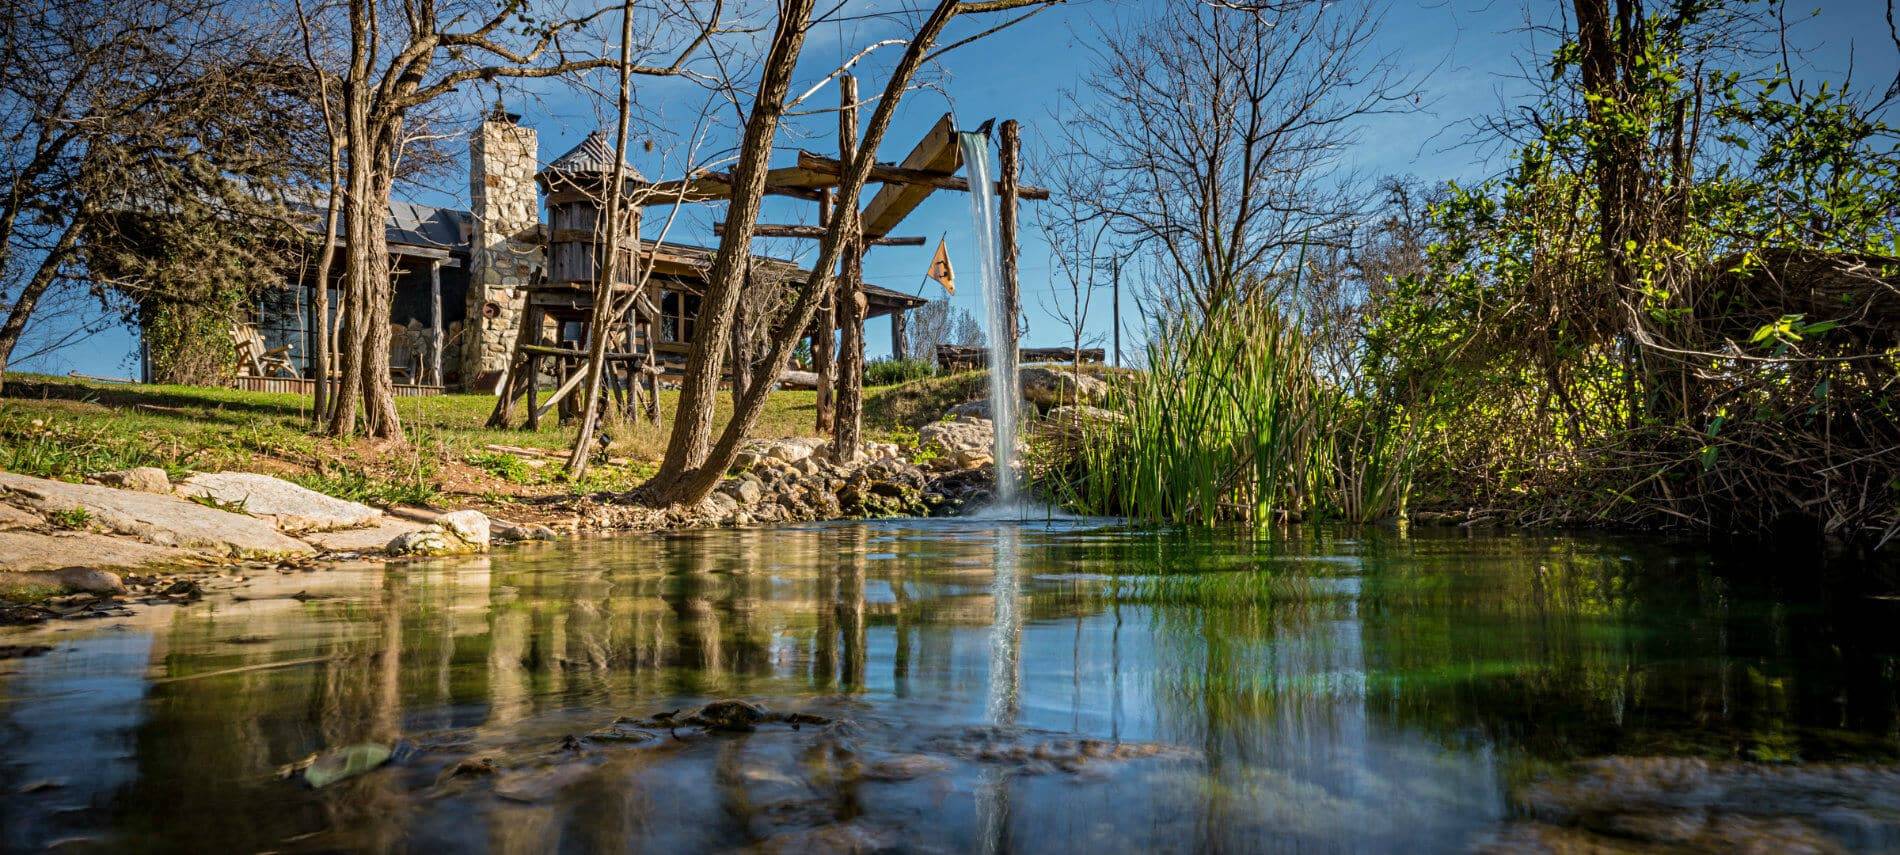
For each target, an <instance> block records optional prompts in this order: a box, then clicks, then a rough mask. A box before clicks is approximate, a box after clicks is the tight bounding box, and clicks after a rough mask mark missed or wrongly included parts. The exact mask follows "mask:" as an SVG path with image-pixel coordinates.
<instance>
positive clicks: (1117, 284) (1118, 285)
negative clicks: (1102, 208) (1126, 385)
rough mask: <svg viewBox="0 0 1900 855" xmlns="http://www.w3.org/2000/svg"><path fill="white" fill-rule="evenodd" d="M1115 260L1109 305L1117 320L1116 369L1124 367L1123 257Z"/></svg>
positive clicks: (1113, 262)
mask: <svg viewBox="0 0 1900 855" xmlns="http://www.w3.org/2000/svg"><path fill="white" fill-rule="evenodd" d="M1113 259H1114V260H1113V261H1112V262H1111V266H1110V268H1109V269H1110V270H1112V271H1113V273H1112V275H1113V277H1114V290H1113V291H1111V292H1110V293H1112V294H1113V295H1114V297H1113V299H1112V300H1111V302H1110V304H1109V314H1111V315H1113V316H1114V318H1115V367H1116V368H1120V367H1122V257H1121V256H1120V255H1116V256H1114V257H1113Z"/></svg>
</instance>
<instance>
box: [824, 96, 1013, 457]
mask: <svg viewBox="0 0 1900 855" xmlns="http://www.w3.org/2000/svg"><path fill="white" fill-rule="evenodd" d="M838 101H839V108H838V159H839V160H844V161H850V160H854V159H855V158H856V156H857V140H858V79H857V78H856V77H853V76H851V75H849V74H846V75H843V76H841V77H839V78H838ZM972 192H981V188H977V189H974V190H973V191H972ZM838 216H842V217H845V218H846V220H845V226H844V251H843V252H842V253H840V255H841V256H842V261H840V262H839V265H838V267H839V274H840V276H841V278H840V279H839V283H838V288H837V289H835V290H836V293H835V295H834V296H833V298H832V301H831V302H832V305H834V306H836V307H838V330H839V335H838V398H837V400H838V409H837V413H836V416H835V418H836V420H835V421H834V422H833V425H832V431H833V432H832V436H831V456H832V459H833V460H838V461H847V460H856V459H857V456H858V438H859V434H860V433H861V432H862V430H863V413H864V234H863V230H862V225H861V223H860V219H861V218H860V217H859V216H858V212H857V209H856V206H852V207H851V208H848V209H841V210H840V211H839V212H838Z"/></svg>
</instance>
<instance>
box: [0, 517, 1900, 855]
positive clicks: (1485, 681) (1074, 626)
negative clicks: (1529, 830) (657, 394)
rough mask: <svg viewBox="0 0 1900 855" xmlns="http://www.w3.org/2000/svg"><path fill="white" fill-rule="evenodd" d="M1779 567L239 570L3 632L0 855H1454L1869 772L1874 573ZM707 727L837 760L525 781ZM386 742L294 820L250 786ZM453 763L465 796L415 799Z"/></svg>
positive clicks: (971, 535) (1540, 543)
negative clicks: (489, 771)
mask: <svg viewBox="0 0 1900 855" xmlns="http://www.w3.org/2000/svg"><path fill="white" fill-rule="evenodd" d="M1785 566H1786V565H1784V564H1782V563H1781V562H1779V561H1778V560H1777V559H1776V558H1774V557H1773V556H1771V555H1766V554H1751V555H1741V556H1736V555H1723V554H1715V553H1712V552H1710V551H1709V550H1707V549H1705V548H1702V547H1694V546H1687V545H1683V544H1673V543H1662V542H1653V541H1633V540H1616V539H1602V538H1594V539H1575V538H1541V537H1523V536H1490V537H1484V536H1456V537H1448V536H1443V535H1437V536H1420V537H1404V536H1400V535H1397V534H1394V533H1389V532H1387V533H1372V534H1364V535H1349V534H1346V533H1333V532H1322V533H1306V534H1301V535H1299V536H1296V537H1293V538H1291V539H1282V540H1277V541H1265V540H1258V539H1255V538H1253V537H1251V536H1248V535H1241V534H1213V535H1194V536H1177V535H1164V534H1153V533H1137V532H1128V531H1124V530H1120V529H1116V528H1113V527H1103V526H1099V525H1093V524H1089V523H1086V522H1064V523H1056V524H1052V525H1050V526H1037V525H1027V526H1018V525H1013V524H1012V525H1002V526H999V525H997V524H996V523H994V522H984V523H976V522H963V523H957V522H947V523H937V522H932V523H927V524H919V523H891V524H869V525H834V526H813V527H807V528H793V529H775V530H760V531H722V532H704V533H687V534H675V535H651V536H643V537H637V538H636V537H629V538H623V539H613V540H594V541H583V542H577V543H571V544H556V545H547V546H541V547H533V548H526V549H522V550H519V551H510V552H503V553H498V554H496V555H494V556H491V557H488V558H481V559H471V560H460V561H442V562H423V563H417V564H409V565H398V566H396V567H393V568H392V569H391V570H390V571H389V572H387V573H382V572H379V571H375V570H367V569H341V570H334V571H328V572H321V573H314V574H302V573H298V574H289V575H284V576H277V575H274V574H267V575H266V576H265V577H261V578H259V579H257V580H256V582H255V584H253V585H251V586H250V587H249V588H248V589H246V590H245V591H244V595H245V597H246V599H245V600H243V601H239V600H235V599H232V598H230V597H211V598H207V599H206V600H204V601H202V602H200V603H196V604H193V605H190V606H185V607H181V608H176V609H161V610H152V611H149V612H145V613H143V614H141V615H140V616H139V617H137V618H135V619H132V620H131V621H129V622H127V623H125V624H124V625H122V626H117V627H107V626H101V625H83V626H74V625H66V626H60V627H53V628H48V629H44V630H39V631H36V632H34V633H24V634H21V637H22V638H37V637H45V638H48V639H51V640H52V641H53V643H56V644H58V645H59V649H58V650H57V651H56V652H54V653H52V654H48V655H45V656H40V657H36V658H32V659H22V660H15V661H10V662H5V663H0V848H5V849H9V850H11V849H30V848H38V847H42V846H44V845H46V844H47V843H49V842H52V841H56V840H61V839H66V838H73V837H83V838H88V839H91V840H93V841H94V842H95V843H96V844H97V845H98V846H100V847H102V848H153V847H158V848H181V849H185V848H188V849H198V850H205V851H239V850H245V851H256V850H263V849H280V850H281V849H289V850H297V849H371V850H387V849H397V848H456V849H487V850H492V851H503V852H508V851H545V850H548V849H552V848H560V847H572V848H582V849H621V850H628V849H663V848H664V849H672V850H678V851H696V850H702V849H724V848H735V847H737V848H748V847H777V846H792V845H794V844H796V845H798V846H803V847H805V848H810V849H826V848H839V847H841V846H843V845H846V844H847V843H849V842H850V841H857V842H859V843H865V842H867V841H868V842H871V843H875V842H879V841H882V842H885V843H891V842H894V841H902V842H904V843H907V844H910V843H914V844H917V845H926V846H934V847H938V848H944V849H950V850H956V851H969V850H976V849H982V850H986V851H1044V850H1075V849H1085V848H1094V849H1101V850H1126V849H1134V848H1151V849H1153V848H1158V849H1181V848H1199V849H1207V850H1225V849H1263V848H1264V849H1274V848H1302V849H1320V850H1334V849H1337V850H1380V849H1388V850H1399V851H1411V850H1418V849H1435V848H1446V849H1460V848H1464V847H1467V846H1469V845H1471V843H1472V842H1473V841H1474V840H1477V839H1481V838H1482V836H1483V835H1484V834H1486V833H1487V832H1488V831H1489V830H1491V829H1495V828H1496V827H1497V826H1498V824H1499V822H1500V821H1503V820H1505V819H1507V818H1508V816H1509V814H1510V813H1511V812H1512V809H1513V808H1514V807H1518V806H1520V805H1519V803H1518V802H1517V801H1516V799H1518V798H1519V794H1520V792H1521V790H1522V786H1523V784H1524V783H1525V782H1526V781H1529V780H1531V779H1533V778H1535V777H1537V776H1540V775H1546V774H1549V773H1551V772H1553V771H1554V770H1561V769H1562V768H1563V764H1565V763H1567V762H1568V761H1571V760H1574V759H1578V758H1587V757H1598V756H1604V755H1621V754H1634V755H1689V756H1698V757H1712V758H1732V759H1736V760H1744V761H1762V762H1777V763H1782V762H1813V761H1827V760H1868V761H1875V762H1892V761H1893V760H1895V755H1896V754H1900V745H1896V736H1895V733H1896V710H1897V709H1900V694H1896V684H1897V683H1900V677H1897V676H1896V675H1897V674H1900V668H1897V667H1896V661H1900V660H1897V651H1896V645H1897V644H1900V641H1897V639H1896V635H1895V634H1894V633H1892V632H1891V627H1892V626H1893V625H1894V623H1895V619H1896V618H1900V614H1896V611H1897V606H1896V604H1895V603H1894V602H1893V601H1891V600H1886V599H1878V598H1873V597H1868V596H1864V595H1863V594H1864V593H1865V592H1864V591H1860V590H1858V589H1856V588H1854V587H1853V586H1852V585H1851V580H1853V579H1862V580H1867V579H1872V580H1875V583H1878V580H1879V579H1880V578H1882V577H1880V576H1878V575H1877V574H1878V568H1871V567H1867V566H1864V565H1848V566H1836V567H1834V568H1831V569H1829V570H1827V571H1826V572H1825V573H1823V572H1822V571H1818V570H1817V571H1815V572H1812V573H1804V574H1788V573H1785V572H1779V571H1781V570H1783V569H1784V568H1785ZM1823 576H1825V577H1826V578H1827V579H1828V582H1827V584H1825V585H1824V584H1822V583H1821V581H1820V580H1821V579H1822V578H1823ZM1842 579H1846V580H1849V582H1847V583H1844V582H1842V581H1841V580H1842ZM292 594H301V595H302V596H301V597H298V598H292V597H291V596H290V595H292ZM724 697H743V698H750V699H753V700H756V701H759V702H762V703H764V704H766V705H768V706H770V707H772V708H774V709H805V710H810V711H812V712H816V713H820V714H823V715H826V716H829V717H834V718H839V719H848V720H849V721H850V722H851V723H852V726H851V727H849V728H817V727H807V728H805V729H803V730H799V731H792V730H790V729H788V728H784V727H777V728H765V729H761V730H760V731H758V732H756V733H752V734H735V735H713V736H707V737H701V736H697V735H693V734H687V733H685V732H682V736H683V737H684V738H681V739H677V740H676V739H673V738H671V737H670V736H665V735H664V734H662V737H663V738H661V739H657V740H654V741H651V742H647V743H640V744H617V743H616V744H609V743H605V742H598V741H588V740H581V743H580V749H579V750H565V749H562V748H561V747H560V746H561V745H562V742H563V740H564V738H565V737H568V736H570V735H585V734H588V733H590V732H594V731H596V730H598V729H600V728H602V727H604V726H607V725H609V724H611V723H612V722H613V721H614V719H615V718H616V717H619V716H635V717H645V716H649V715H652V714H654V713H656V712H661V711H666V710H673V709H678V708H681V707H689V706H692V705H695V704H698V703H702V702H705V701H707V700H710V699H716V698H724ZM972 734H976V735H975V736H973V735H972ZM1077 737H1087V738H1095V739H1101V740H1107V741H1111V742H1116V743H1120V744H1122V745H1125V746H1156V750H1155V752H1154V754H1155V756H1154V757H1152V758H1149V759H1142V758H1143V757H1146V756H1147V755H1146V754H1140V755H1139V756H1133V755H1131V757H1130V758H1129V759H1122V760H1113V761H1102V762H1091V763H1079V764H1078V763H1068V762H1067V761H1065V760H1063V758H1062V757H1061V756H1060V750H1062V749H1060V746H1061V745H1062V744H1063V742H1062V741H1063V740H1065V739H1071V738H1077ZM397 739H402V740H407V741H409V742H410V743H412V744H414V745H416V746H417V747H418V748H419V749H420V750H419V751H418V752H417V754H416V755H415V756H414V757H413V758H408V759H405V761H404V762H402V763H399V764H397V765H395V766H393V767H391V768H388V769H384V770H380V771H378V772H375V773H372V774H369V775H365V776H362V777H361V778H357V779H353V780H350V781H346V782H344V783H342V784H338V785H336V786H334V787H330V788H326V789H324V790H318V791H309V790H304V789H300V788H298V787H296V786H294V785H292V784H289V783H286V782H280V781H277V780H275V779H274V777H273V775H272V772H273V770H274V769H275V768H276V767H277V766H278V765H280V764H283V763H287V762H290V761H292V760H296V759H298V758H300V757H304V756H306V755H309V754H311V753H313V752H317V751H322V750H326V749H329V748H335V747H340V746H344V745H349V744H353V743H357V742H364V741H374V742H390V741H394V740H397ZM983 739H987V740H990V741H991V742H994V743H996V744H1004V745H1018V746H1023V747H1024V749H1025V750H1029V749H1036V748H1037V747H1038V746H1042V747H1044V748H1045V749H1046V748H1047V746H1051V745H1054V746H1058V747H1057V748H1056V749H1052V750H1054V751H1055V753H1056V756H1054V759H1053V760H1046V759H1045V760H1034V761H1033V762H1017V761H1012V760H1008V759H1007V758H1005V759H997V758H995V757H988V756H984V755H982V752H981V751H979V750H978V749H977V748H976V747H974V746H975V742H973V740H976V741H981V740H983ZM1161 749H1165V751H1162V750H1161ZM1137 754H1139V752H1137ZM463 757H489V758H494V759H495V760H497V761H498V765H499V769H498V771H497V772H496V773H495V774H493V775H492V776H488V777H478V778H472V779H467V780H463V779H454V780H447V781H446V782H443V783H438V781H437V777H438V776H439V775H442V774H443V773H444V771H445V770H446V769H447V768H448V767H449V766H451V765H452V764H453V762H454V761H455V760H457V759H459V758H463ZM892 769H896V770H899V771H897V772H892V771H890V770H892ZM905 770H908V771H905ZM46 781H56V782H57V783H58V786H50V785H46V784H44V783H43V782H46ZM1883 827H1884V826H1883ZM1895 833H1896V834H1900V831H1895Z"/></svg>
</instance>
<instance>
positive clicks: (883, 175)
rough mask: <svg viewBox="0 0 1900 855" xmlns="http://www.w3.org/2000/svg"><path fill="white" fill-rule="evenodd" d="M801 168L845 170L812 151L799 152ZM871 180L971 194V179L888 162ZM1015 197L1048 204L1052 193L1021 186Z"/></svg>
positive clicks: (875, 167)
mask: <svg viewBox="0 0 1900 855" xmlns="http://www.w3.org/2000/svg"><path fill="white" fill-rule="evenodd" d="M798 166H799V168H800V169H805V170H808V171H811V172H816V173H822V174H825V175H832V176H836V175H838V174H839V173H840V172H841V171H843V169H844V163H843V162H842V161H840V160H838V159H837V158H835V157H825V156H824V155H822V154H813V153H812V152H809V151H801V152H799V153H798ZM871 180H872V181H877V182H881V183H884V184H923V185H928V186H930V187H935V188H937V189H939V190H960V191H962V192H964V193H968V192H970V182H969V180H968V179H964V178H958V177H956V176H954V175H940V174H938V173H935V172H926V171H924V170H920V169H905V168H904V167H901V166H892V165H890V164H888V163H879V164H875V165H873V166H872V167H871ZM992 189H993V190H995V192H996V193H998V194H1001V193H1002V192H1003V184H1002V182H1000V181H998V182H996V185H995V187H993V188H992ZM1016 196H1017V197H1018V198H1022V199H1035V200H1038V201H1047V200H1048V198H1049V191H1048V190H1047V189H1045V188H1042V187H1033V186H1030V185H1027V184H1019V185H1017V187H1016Z"/></svg>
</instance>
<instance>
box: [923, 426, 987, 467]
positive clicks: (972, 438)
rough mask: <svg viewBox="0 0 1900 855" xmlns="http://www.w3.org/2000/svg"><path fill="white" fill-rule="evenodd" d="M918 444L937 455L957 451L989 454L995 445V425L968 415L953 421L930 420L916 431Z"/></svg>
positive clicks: (946, 456)
mask: <svg viewBox="0 0 1900 855" xmlns="http://www.w3.org/2000/svg"><path fill="white" fill-rule="evenodd" d="M917 440H918V445H919V446H920V447H923V448H928V449H932V450H935V451H936V452H937V453H938V455H939V457H942V458H950V457H955V456H956V455H957V454H958V453H959V452H965V451H978V452H982V453H984V454H986V455H987V454H990V453H991V452H992V451H993V450H994V448H995V446H996V426H995V424H994V423H992V422H991V421H990V420H989V419H977V418H970V417H967V416H966V417H963V418H959V419H957V420H955V421H948V422H932V423H930V424H927V425H924V426H923V427H922V428H921V429H919V430H918V431H917Z"/></svg>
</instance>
